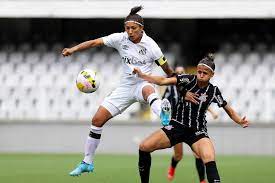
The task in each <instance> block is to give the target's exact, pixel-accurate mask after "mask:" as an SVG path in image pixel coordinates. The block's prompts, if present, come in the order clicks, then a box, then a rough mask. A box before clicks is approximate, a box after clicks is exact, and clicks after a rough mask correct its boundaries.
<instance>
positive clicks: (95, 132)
mask: <svg viewBox="0 0 275 183" xmlns="http://www.w3.org/2000/svg"><path fill="white" fill-rule="evenodd" d="M101 133H102V127H96V126H93V125H92V126H91V131H90V134H89V136H88V137H87V140H86V143H85V156H84V159H83V161H84V162H85V163H88V164H91V163H93V158H94V155H95V151H96V149H97V146H98V144H99V142H100V136H101Z"/></svg>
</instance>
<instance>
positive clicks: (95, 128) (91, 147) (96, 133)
mask: <svg viewBox="0 0 275 183" xmlns="http://www.w3.org/2000/svg"><path fill="white" fill-rule="evenodd" d="M110 118H112V114H111V113H110V112H109V111H108V110H107V109H106V108H105V107H103V106H100V107H99V108H98V110H97V112H96V114H95V115H94V117H93V119H92V125H91V129H90V133H89V135H88V137H87V139H86V143H85V154H84V159H83V161H82V162H81V163H80V164H79V165H78V166H77V167H76V168H75V169H74V170H73V171H72V172H70V175H71V176H78V175H80V174H81V173H84V172H92V171H93V170H94V165H93V157H94V154H95V151H96V149H97V146H98V144H99V142H100V137H101V133H102V126H103V125H104V124H105V123H106V122H107V121H108V120H109V119H110Z"/></svg>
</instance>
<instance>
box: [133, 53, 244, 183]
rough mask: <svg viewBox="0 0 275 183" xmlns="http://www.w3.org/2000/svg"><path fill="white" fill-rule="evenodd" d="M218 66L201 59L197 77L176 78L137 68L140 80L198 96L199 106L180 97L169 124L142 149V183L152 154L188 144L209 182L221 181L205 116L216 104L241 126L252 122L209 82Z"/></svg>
mask: <svg viewBox="0 0 275 183" xmlns="http://www.w3.org/2000/svg"><path fill="white" fill-rule="evenodd" d="M214 71H215V64H214V61H213V57H212V56H207V57H205V58H203V59H202V60H200V62H199V64H198V65H197V74H196V75H177V76H176V77H171V78H164V77H158V76H151V75H148V74H144V73H142V72H141V71H140V69H138V68H135V69H134V72H135V73H137V74H138V76H139V77H140V78H143V79H145V80H147V81H149V82H152V83H155V84H158V85H177V87H178V90H179V93H180V94H181V95H183V96H184V93H186V91H192V92H194V93H196V94H198V98H199V104H198V105H196V104H193V103H191V102H187V101H184V100H183V98H182V97H181V96H179V102H178V104H177V107H176V110H174V111H173V112H172V119H171V121H170V124H169V125H167V126H164V127H163V128H162V129H160V130H158V131H156V132H154V133H152V134H151V135H150V136H149V137H147V138H146V139H145V140H144V141H143V142H141V144H140V146H139V172H140V179H141V182H142V183H148V182H149V176H150V167H151V152H153V151H155V150H158V149H165V148H169V147H172V146H174V145H176V144H178V143H181V142H185V143H187V144H188V145H189V146H190V147H191V149H192V151H193V152H194V153H195V154H197V155H198V156H199V157H200V158H201V159H202V161H203V163H204V164H205V167H206V174H207V179H208V182H209V183H218V182H220V176H219V173H218V170H217V166H216V162H215V151H214V147H213V144H212V142H211V140H210V139H209V136H208V133H207V126H206V120H205V113H206V110H207V108H208V106H209V105H210V104H211V103H212V102H214V103H217V105H218V106H219V107H223V109H224V110H225V111H226V113H227V114H228V115H229V117H230V118H231V119H232V120H233V121H234V122H236V123H238V124H239V125H241V126H242V127H244V128H245V127H247V126H248V124H249V121H248V120H247V119H246V117H243V118H241V117H240V116H239V115H238V114H237V113H236V112H235V110H234V109H233V108H231V107H230V106H229V105H228V104H227V102H226V101H225V100H224V99H223V97H222V95H221V92H220V90H219V88H218V87H217V86H213V85H212V84H211V83H210V82H209V81H210V79H211V78H212V77H213V76H214Z"/></svg>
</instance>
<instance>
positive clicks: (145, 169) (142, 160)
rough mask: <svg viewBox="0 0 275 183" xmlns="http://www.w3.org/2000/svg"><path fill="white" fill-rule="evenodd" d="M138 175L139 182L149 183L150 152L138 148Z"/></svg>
mask: <svg viewBox="0 0 275 183" xmlns="http://www.w3.org/2000/svg"><path fill="white" fill-rule="evenodd" d="M138 167H139V175H140V180H141V183H149V177H150V168H151V154H150V153H149V152H144V151H141V150H139V162H138Z"/></svg>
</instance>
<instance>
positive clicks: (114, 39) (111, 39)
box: [102, 33, 123, 48]
mask: <svg viewBox="0 0 275 183" xmlns="http://www.w3.org/2000/svg"><path fill="white" fill-rule="evenodd" d="M122 36H123V34H122V33H113V34H110V35H108V36H105V37H102V39H103V43H104V45H106V46H108V47H113V48H117V47H118V46H119V44H120V41H121V39H122Z"/></svg>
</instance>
